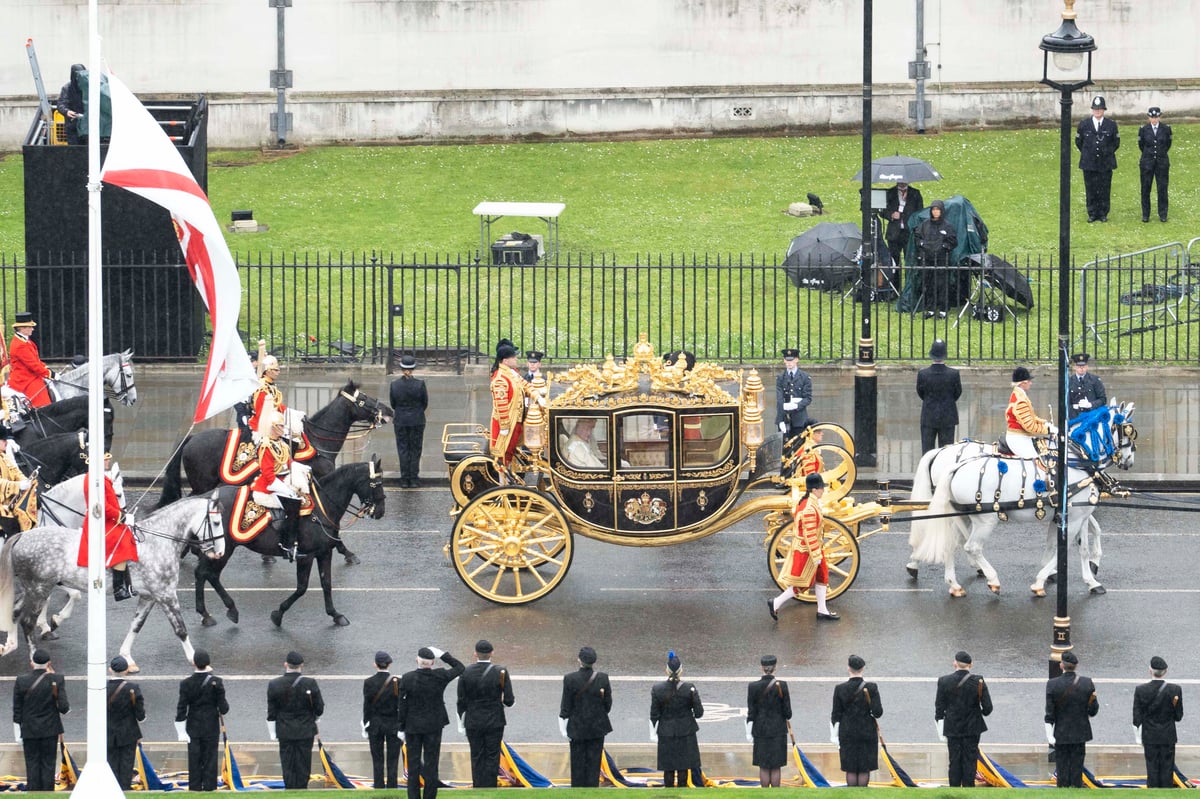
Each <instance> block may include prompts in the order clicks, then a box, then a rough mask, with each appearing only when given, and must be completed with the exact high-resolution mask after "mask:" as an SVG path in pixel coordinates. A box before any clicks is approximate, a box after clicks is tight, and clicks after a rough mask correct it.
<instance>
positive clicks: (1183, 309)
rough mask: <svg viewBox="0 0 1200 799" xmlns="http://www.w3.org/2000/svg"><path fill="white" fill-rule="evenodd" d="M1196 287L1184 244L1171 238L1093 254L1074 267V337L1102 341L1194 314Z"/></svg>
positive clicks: (1199, 278) (1197, 277)
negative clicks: (1076, 300) (1120, 251)
mask: <svg viewBox="0 0 1200 799" xmlns="http://www.w3.org/2000/svg"><path fill="white" fill-rule="evenodd" d="M1196 289H1200V273H1193V270H1192V266H1191V259H1190V257H1189V254H1188V248H1185V247H1184V245H1183V244H1182V243H1181V242H1177V241H1173V242H1168V243H1166V244H1160V245H1158V246H1156V247H1148V248H1146V249H1144V250H1138V251H1136V252H1131V253H1127V254H1124V255H1117V256H1109V257H1107V258H1104V259H1097V260H1095V261H1092V262H1090V263H1088V264H1085V265H1084V267H1083V268H1082V269H1081V270H1080V272H1079V324H1080V326H1081V327H1082V328H1083V332H1082V334H1081V335H1080V336H1079V338H1077V339H1076V343H1077V344H1078V343H1081V342H1082V343H1083V344H1086V345H1089V346H1090V345H1091V344H1093V343H1094V344H1103V343H1104V340H1105V339H1104V336H1105V335H1106V334H1107V335H1117V336H1133V335H1136V334H1140V333H1146V332H1150V331H1154V330H1161V329H1164V328H1167V327H1170V326H1173V325H1178V324H1180V323H1181V322H1184V321H1191V319H1192V317H1193V316H1195V313H1196V312H1195V310H1194V309H1192V308H1191V307H1190V306H1191V304H1192V303H1191V300H1192V295H1193V293H1194V291H1195V290H1196Z"/></svg>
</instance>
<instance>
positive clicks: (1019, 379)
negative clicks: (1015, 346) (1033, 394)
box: [1012, 366, 1033, 383]
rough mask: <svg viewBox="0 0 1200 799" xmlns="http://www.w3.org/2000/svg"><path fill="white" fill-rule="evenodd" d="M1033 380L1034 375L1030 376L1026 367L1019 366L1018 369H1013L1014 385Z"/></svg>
mask: <svg viewBox="0 0 1200 799" xmlns="http://www.w3.org/2000/svg"><path fill="white" fill-rule="evenodd" d="M1032 379H1033V375H1032V374H1030V372H1029V370H1028V369H1026V368H1025V367H1024V366H1018V367H1017V368H1016V369H1013V373H1012V381H1013V382H1014V383H1023V382H1025V381H1026V380H1032Z"/></svg>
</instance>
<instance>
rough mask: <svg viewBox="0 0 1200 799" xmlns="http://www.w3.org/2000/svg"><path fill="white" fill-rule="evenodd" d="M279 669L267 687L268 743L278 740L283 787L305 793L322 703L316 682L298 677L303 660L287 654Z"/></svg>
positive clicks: (296, 655)
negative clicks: (281, 671) (281, 669)
mask: <svg viewBox="0 0 1200 799" xmlns="http://www.w3.org/2000/svg"><path fill="white" fill-rule="evenodd" d="M283 669H284V671H283V674H281V675H279V676H278V677H276V678H275V679H273V680H271V682H269V683H267V730H268V731H269V732H270V734H271V740H272V741H274V740H276V739H278V740H279V765H280V766H281V767H282V770H283V787H285V788H293V789H306V788H308V779H309V777H311V776H312V747H313V739H314V738H316V737H317V719H319V718H320V717H321V714H322V713H324V712H325V700H324V699H322V698H321V689H320V688H318V687H317V681H316V680H314V679H313V678H312V677H305V676H304V675H303V674H301V671H303V669H304V656H303V655H301V654H300V653H299V652H295V651H292V652H288V653H287V658H286V659H285V660H284V665H283Z"/></svg>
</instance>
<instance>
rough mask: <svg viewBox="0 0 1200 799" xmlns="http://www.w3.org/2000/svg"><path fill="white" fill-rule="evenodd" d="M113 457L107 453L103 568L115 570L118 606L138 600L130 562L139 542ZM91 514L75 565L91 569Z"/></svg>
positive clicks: (135, 556) (85, 520)
mask: <svg viewBox="0 0 1200 799" xmlns="http://www.w3.org/2000/svg"><path fill="white" fill-rule="evenodd" d="M111 470H112V453H109V452H106V453H104V568H106V569H112V573H113V598H114V599H116V600H117V601H118V602H121V601H122V600H125V599H130V598H132V597H135V596H137V591H134V590H133V578H132V577H131V576H130V574H129V568H128V567H129V562H130V561H136V560H137V559H138V552H137V541H135V540H134V537H133V524H134V521H133V514H132V513H124V512H123V511H122V509H121V501H120V500H119V499H118V498H117V491H116V489H115V488H114V487H113V481H112V471H111ZM83 501H84V504H85V505H86V504H87V502H88V482H87V481H86V480H85V481H84V483H83ZM90 519H91V514H87V515H85V516H84V517H83V536H82V537H80V539H79V557H78V559H77V560H76V563H77V564H78V565H80V566H83V567H85V568H86V567H87V565H88V525H89V523H90Z"/></svg>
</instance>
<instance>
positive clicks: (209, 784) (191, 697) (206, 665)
mask: <svg viewBox="0 0 1200 799" xmlns="http://www.w3.org/2000/svg"><path fill="white" fill-rule="evenodd" d="M192 665H193V666H195V668H196V671H195V673H193V674H192V676H190V677H188V678H187V679H186V680H184V681H183V682H181V683H179V705H178V706H177V707H176V709H175V732H176V733H177V734H178V736H179V740H181V741H187V745H188V747H187V756H188V789H189V790H192V791H215V790H216V789H217V741H218V739H219V738H220V735H221V717H222V716H224V715H225V714H226V713H228V712H229V702H227V701H226V700H225V683H223V682H222V681H221V678H220V677H218V676H217V675H215V674H213V670H212V660H211V659H210V658H209V656H208V652H207V651H205V650H203V649H197V650H196V651H195V653H194V654H193V655H192Z"/></svg>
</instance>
